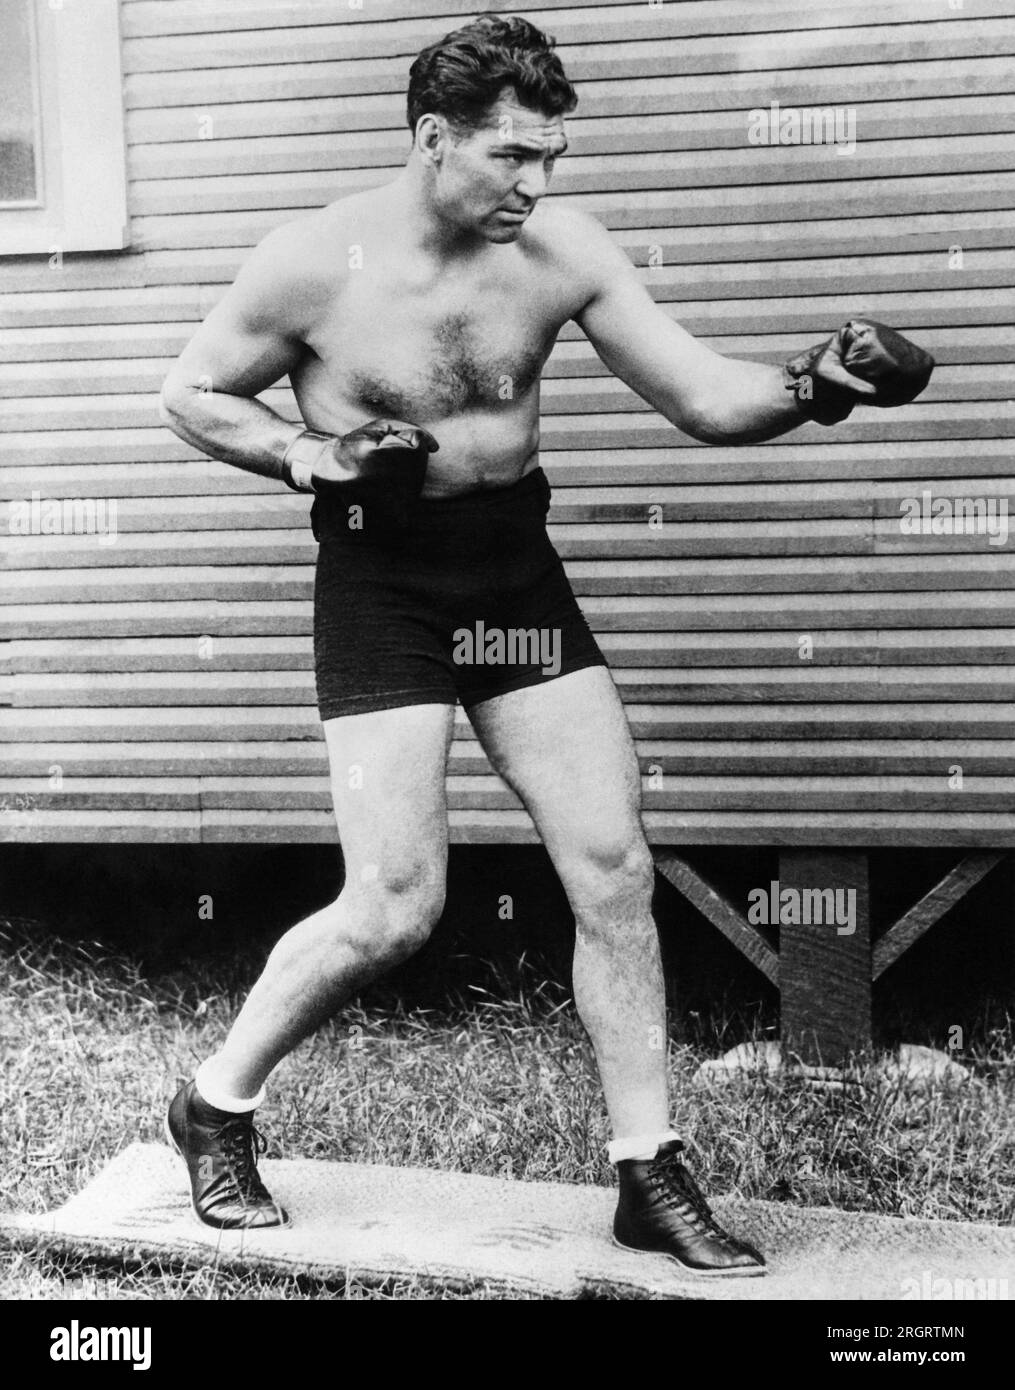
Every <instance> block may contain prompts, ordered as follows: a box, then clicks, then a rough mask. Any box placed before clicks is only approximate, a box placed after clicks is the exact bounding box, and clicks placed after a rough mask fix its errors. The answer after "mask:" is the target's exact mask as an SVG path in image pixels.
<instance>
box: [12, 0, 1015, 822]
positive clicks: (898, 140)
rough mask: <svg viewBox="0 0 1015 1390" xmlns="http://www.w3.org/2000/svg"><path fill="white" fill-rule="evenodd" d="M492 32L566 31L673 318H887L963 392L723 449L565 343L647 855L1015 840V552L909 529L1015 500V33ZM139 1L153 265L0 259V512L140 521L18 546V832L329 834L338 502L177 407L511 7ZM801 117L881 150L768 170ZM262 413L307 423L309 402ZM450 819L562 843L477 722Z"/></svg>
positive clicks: (761, 24)
mask: <svg viewBox="0 0 1015 1390" xmlns="http://www.w3.org/2000/svg"><path fill="white" fill-rule="evenodd" d="M491 8H496V9H500V10H505V11H507V10H512V9H518V10H519V11H520V12H522V13H524V14H526V15H527V16H528V17H529V18H531V19H533V20H534V21H535V22H536V23H541V24H543V25H544V26H545V27H547V28H548V29H549V30H550V31H551V32H553V33H555V34H556V35H557V37H558V40H559V42H560V47H561V52H562V55H563V58H564V60H565V63H566V65H567V68H568V71H569V73H570V75H571V76H572V78H573V79H576V81H577V83H578V85H579V89H580V94H581V103H580V106H579V108H578V112H577V113H576V115H575V117H574V118H572V121H571V129H570V134H571V137H572V150H573V153H571V154H569V155H568V157H567V158H566V160H564V161H563V163H562V167H561V168H560V169H559V171H558V175H557V179H556V185H557V189H558V191H559V193H560V194H563V195H566V196H569V197H570V198H572V199H574V200H575V201H576V202H578V203H580V204H581V205H583V206H585V207H587V208H589V209H590V210H591V211H593V212H594V213H595V214H596V215H597V216H599V217H600V218H601V219H602V220H603V221H604V222H605V223H606V225H608V226H609V227H611V228H612V229H613V231H614V233H615V235H616V237H617V238H618V240H619V241H620V242H621V243H622V244H623V246H624V247H625V248H626V250H627V252H628V254H629V255H630V256H631V257H632V259H633V260H634V261H635V262H636V263H638V264H639V265H641V266H642V267H644V269H643V272H642V273H643V274H644V275H645V278H646V281H647V283H648V284H649V285H650V286H651V289H652V292H653V294H654V295H655V297H656V298H657V300H658V301H659V302H660V303H661V304H662V305H663V306H664V307H665V309H666V311H667V312H668V313H670V314H672V315H673V316H674V317H676V318H677V319H679V320H680V321H681V322H682V323H683V324H684V325H685V326H686V327H688V328H689V329H690V330H692V331H693V332H695V333H697V334H699V335H701V336H703V337H704V338H705V340H706V341H708V342H709V343H711V344H712V345H713V346H715V347H716V348H718V349H719V350H721V351H725V352H729V353H731V354H734V355H744V356H750V357H752V358H755V359H758V360H770V361H779V360H781V359H783V358H784V357H785V356H787V355H788V354H789V352H790V351H792V350H795V349H797V348H799V347H803V346H806V345H808V344H809V343H812V342H814V341H817V340H819V339H820V338H821V337H823V336H826V335H827V334H828V333H829V332H830V331H831V330H832V329H833V328H834V327H835V326H836V325H837V324H838V322H840V321H841V320H842V319H843V318H845V317H846V316H847V315H849V314H853V313H858V312H860V313H865V314H868V315H871V316H873V317H875V318H879V319H884V320H886V321H888V322H890V323H892V324H893V325H895V326H897V327H899V328H901V329H903V330H905V331H908V332H910V333H911V334H912V335H913V336H915V337H916V338H917V339H918V340H919V341H920V342H922V343H924V344H925V345H926V346H927V347H928V348H929V349H930V350H931V351H932V352H933V353H934V354H935V356H936V357H937V359H938V363H939V366H938V370H937V372H936V374H935V377H934V380H933V382H932V384H931V386H930V388H929V389H928V391H927V393H926V394H925V396H924V397H923V398H921V400H919V401H918V402H916V403H914V404H913V405H911V406H908V407H904V408H902V409H899V410H894V411H888V412H881V411H874V410H858V411H856V412H855V413H854V415H853V417H852V419H851V420H850V421H849V422H847V423H846V424H845V425H842V426H839V427H837V428H835V429H834V430H824V429H822V428H820V427H818V426H807V427H805V428H803V429H801V430H799V431H797V432H795V433H794V434H793V435H791V436H790V437H789V438H788V439H786V440H784V441H779V442H776V443H773V444H767V445H762V446H755V447H751V448H709V447H706V446H703V445H699V444H697V443H695V442H694V441H692V440H690V439H687V438H685V437H683V436H682V435H680V434H679V433H678V432H677V431H676V430H674V429H673V428H672V427H670V426H669V425H668V424H666V422H665V421H663V420H662V419H661V418H660V417H659V416H657V415H655V414H654V413H653V412H652V411H650V410H648V409H647V408H646V407H645V406H644V405H643V404H642V403H641V402H640V401H639V400H638V399H637V398H636V397H634V396H633V395H632V394H631V393H630V392H629V391H628V390H627V389H626V388H625V387H623V386H622V385H621V384H620V383H618V382H617V381H616V380H615V379H613V378H612V377H611V376H609V375H608V374H607V373H606V371H605V369H604V368H603V367H602V366H601V364H600V363H599V362H598V359H596V358H595V357H594V356H593V354H592V352H591V349H590V348H589V346H588V344H587V343H586V342H585V341H584V339H583V337H582V335H581V334H580V332H578V330H577V329H575V328H573V327H572V328H571V330H569V331H566V332H565V333H564V334H563V335H562V339H561V342H560V344H559V345H558V348H557V349H556V351H555V352H554V354H553V357H552V358H551V361H550V363H549V366H548V370H547V373H546V380H545V383H544V392H543V421H544V433H543V444H544V454H543V461H544V465H545V467H546V469H547V472H548V474H549V476H550V479H551V482H552V483H553V486H554V489H555V492H554V507H553V511H552V515H551V522H552V533H553V537H554V539H555V541H556V543H557V545H558V547H559V548H560V550H561V553H562V554H563V555H564V557H565V560H566V562H567V564H568V567H569V570H570V573H571V576H572V579H573V582H574V584H575V587H576V589H577V591H578V594H579V596H580V598H581V600H582V602H583V605H584V607H585V610H586V612H587V613H588V615H589V617H590V620H591V622H592V624H593V626H594V628H595V629H596V630H597V631H598V633H599V634H600V638H601V641H602V643H603V646H604V648H605V650H606V652H607V654H608V655H609V657H610V660H611V662H612V665H613V668H614V671H615V674H616V678H617V680H618V682H619V684H620V688H621V690H622V692H623V695H624V698H625V700H626V702H627V705H628V710H629V714H630V718H631V722H632V725H633V728H634V730H635V733H636V735H637V737H638V740H639V751H640V754H641V759H642V764H643V768H644V769H645V770H646V795H645V807H646V822H647V825H648V828H649V831H650V836H651V838H652V839H653V840H654V841H655V842H658V843H673V844H681V843H688V844H694V843H698V844H707V843H731V844H736V843H744V844H746V843H762V844H778V845H794V844H808V843H811V844H813V843H822V844H828V845H836V844H845V845H848V844H870V845H892V844H896V845H902V844H907V845H917V844H942V845H955V846H959V845H996V846H1001V845H1012V844H1015V820H1013V817H1012V804H1013V791H1015V725H1013V705H1012V703H1011V701H1012V697H1013V688H1015V685H1013V680H1012V674H1013V665H1012V662H1013V657H1012V646H1011V638H1012V634H1013V631H1015V595H1013V590H1012V582H1011V581H1012V571H1013V566H1015V540H1011V539H1010V540H1009V541H1008V543H1007V544H1006V545H1004V546H992V545H989V544H988V543H987V539H986V538H985V537H983V536H969V537H961V536H913V537H906V536H904V535H902V534H901V533H900V528H899V508H900V501H901V499H902V498H904V497H907V496H917V495H919V494H920V492H921V491H922V490H923V489H927V488H931V489H932V490H933V491H934V493H935V494H939V495H957V496H972V497H975V496H985V497H992V498H996V499H1001V498H1006V499H1008V500H1009V502H1010V501H1012V500H1015V478H1013V471H1015V466H1013V462H1012V441H1011V437H1012V434H1013V423H1015V410H1013V404H1012V400H1011V395H1012V391H1011V380H1012V362H1013V360H1015V328H1013V323H1015V315H1013V294H1012V285H1013V281H1015V267H1013V257H1012V248H1013V246H1015V211H1013V210H1012V209H1013V207H1015V203H1013V193H1015V143H1013V138H1012V131H1013V129H1015V63H1013V53H1015V23H1013V19H1015V4H1013V3H1011V0H994V2H993V3H982V2H981V0H965V3H964V4H962V5H961V7H960V8H959V9H954V10H953V9H951V8H950V7H949V4H948V0H940V3H938V0H879V3H877V4H874V3H863V0H851V2H850V3H845V2H844V0H794V3H790V0H666V2H665V3H664V4H661V5H653V4H647V3H645V0H641V2H640V3H595V2H594V0H593V3H588V4H585V5H582V6H580V7H574V6H570V5H567V4H563V3H554V0H550V2H549V3H544V4H541V5H540V6H539V8H538V9H536V8H531V7H522V6H520V5H517V6H516V5H515V4H513V3H510V4H503V5H495V6H492V7H491ZM122 13H123V36H124V62H125V69H126V73H127V76H126V97H125V100H126V113H127V134H128V141H129V174H130V210H131V250H130V251H129V252H127V253H123V254H113V255H102V256H98V255H96V256H81V257H71V258H67V259H66V260H65V261H64V264H63V266H62V267H61V268H59V269H55V268H50V266H49V265H48V264H47V261H46V259H45V258H36V259H27V258H23V259H7V260H4V261H0V287H2V291H3V297H2V305H0V312H2V319H0V324H2V329H3V332H2V334H0V353H2V361H3V365H2V367H0V426H2V431H3V433H2V435H0V448H2V461H3V468H2V470H0V483H2V487H3V496H4V497H5V498H13V499H25V498H28V497H30V495H31V493H32V491H33V490H38V491H40V492H41V494H42V496H43V497H46V498H73V497H81V498H99V497H105V498H115V499H117V504H118V515H117V527H118V531H119V535H118V539H117V541H116V543H115V544H114V545H109V546H104V545H100V544H98V543H97V540H96V538H95V537H94V536H88V535H84V536H8V535H7V534H6V532H7V526H6V524H5V523H4V522H2V521H0V532H2V534H3V535H4V557H5V566H6V568H5V572H4V574H3V577H2V580H0V585H2V594H0V598H2V602H3V605H4V608H3V614H4V617H3V642H2V646H0V652H2V660H3V668H2V670H3V674H2V675H0V702H2V703H3V704H4V705H5V706H7V708H5V709H3V711H2V714H0V729H2V732H0V737H2V739H3V740H4V741H5V746H4V749H3V758H4V764H5V767H4V781H3V783H2V785H0V837H2V838H4V839H7V840H11V839H19V840H33V841H34V840H43V841H57V840H64V841H87V840H95V841H107V840H109V841H112V840H126V841H130V840H137V841H259V840H263V841H287V840H330V839H333V838H334V834H335V832H334V826H333V822H332V818H331V815H330V798H329V793H328V785H327V777H326V762H325V757H324V747H323V743H322V741H321V737H320V728H319V724H318V720H317V713H316V708H315V705H314V701H313V677H312V671H311V642H310V621H311V607H310V596H311V585H312V577H313V568H312V566H313V560H314V542H313V538H312V536H311V534H310V530H309V527H308V525H307V520H306V515H305V513H306V511H307V505H306V501H305V499H303V498H300V497H297V496H294V495H291V494H289V493H287V492H286V491H284V490H283V489H282V488H280V487H279V486H278V485H273V484H269V483H267V482H264V481H262V480H260V479H258V478H256V477H254V476H252V475H249V474H245V473H242V472H240V471H238V470H235V469H231V468H229V467H227V466H225V465H223V464H219V463H215V462H211V461H209V460H207V459H205V458H203V457H201V456H199V455H197V454H196V453H195V452H194V451H193V450H191V449H189V448H187V447H186V446H185V445H183V444H182V443H181V442H180V441H178V440H177V439H176V438H175V437H174V436H173V435H172V434H170V433H169V432H168V431H167V430H166V429H165V428H163V427H161V426H160V424H159V421H158V418H157V415H156V393H157V391H158V388H159V385H160V382H161V379H162V377H163V375H164V372H165V369H166V366H167V363H168V362H169V361H170V360H171V359H172V358H173V357H174V356H175V355H176V353H177V352H178V351H179V350H180V348H181V347H182V346H183V344H184V342H185V340H186V339H187V337H188V335H189V334H190V333H191V332H192V330H193V328H194V325H195V324H196V323H197V322H198V321H199V320H200V319H201V318H202V317H203V315H204V314H205V313H206V312H207V310H208V309H209V307H210V306H211V305H212V304H213V303H214V302H215V299H216V298H217V296H218V295H219V294H220V293H221V290H222V288H223V287H224V285H226V284H227V283H228V282H229V280H230V279H231V278H232V276H233V275H234V274H235V271H236V269H237V267H238V265H239V264H240V262H241V261H242V260H243V258H244V256H245V254H246V253H247V251H248V249H249V248H250V247H251V246H252V245H253V244H254V243H255V242H256V241H257V240H258V239H259V238H260V237H261V236H262V235H263V234H264V233H265V232H267V231H268V230H269V229H270V228H271V227H274V226H276V225H277V224H278V223H280V222H283V221H286V220H288V219H290V218H292V217H293V216H295V215H298V214H299V213H300V212H301V211H302V210H304V209H307V208H312V207H316V206H319V205H321V204H323V203H325V202H327V201H329V200H331V199H333V198H335V197H336V196H339V195H341V194H342V193H343V192H346V191H349V190H353V189H356V188H361V187H364V186H366V185H369V184H373V183H376V182H379V181H383V180H385V179H387V178H389V177H390V176H391V174H392V172H393V171H394V170H395V169H396V168H397V167H398V166H399V165H400V164H401V163H402V162H403V160H404V158H405V155H406V152H407V143H408V135H407V131H406V129H405V126H404V116H403V111H404V88H405V83H406V77H407V71H408V67H409V63H410V62H411V59H412V57H413V56H414V55H415V53H416V52H417V51H418V49H419V48H420V47H421V46H423V44H424V43H426V42H429V41H431V40H432V39H433V38H435V37H438V36H439V35H440V34H442V33H443V32H445V31H446V30H447V29H449V28H452V27H454V26H455V25H456V24H457V23H459V22H462V21H463V20H464V19H466V18H468V17H471V15H472V14H474V13H476V11H472V10H462V9H459V8H456V7H455V6H454V4H453V0H427V3H425V4H422V3H417V0H406V2H405V3H398V0H396V3H372V0H363V4H362V8H352V7H351V6H350V5H349V4H347V3H345V2H344V0H334V3H332V2H331V0H328V2H327V3H316V2H315V3H312V2H311V0H293V2H292V3H281V2H280V0H219V3H216V4H215V5H209V4H207V3H204V0H123V9H122ZM772 100H778V101H779V102H780V103H781V104H782V106H784V107H785V106H788V105H794V106H811V105H822V106H824V105H834V106H845V107H850V106H852V107H855V109H856V112H857V122H858V139H859V143H858V146H857V149H856V152H855V154H853V155H852V156H839V155H836V154H835V152H834V150H832V149H830V148H829V147H827V146H810V147H808V146H795V147H789V146H787V147H774V148H769V147H760V148H758V147H753V146H751V145H749V144H748V142H747V138H746V131H747V112H748V111H749V110H750V109H751V108H754V107H767V106H768V104H769V103H770V102H771V101H772ZM653 246H655V247H661V248H662V256H663V258H664V264H661V265H656V266H649V265H648V261H649V258H650V248H651V247H653ZM954 247H961V248H962V256H961V262H962V264H961V267H960V266H959V265H958V264H957V260H958V258H957V257H956V256H955V255H954V253H952V254H951V255H950V254H949V248H954ZM658 255H659V253H658V252H657V253H656V258H658ZM264 399H265V400H266V401H267V402H268V403H269V404H271V405H273V406H274V407H275V408H277V409H279V410H281V411H282V412H283V413H292V412H293V409H294V407H293V402H292V399H291V396H290V393H289V391H288V389H287V388H286V389H282V388H278V389H275V390H272V391H269V392H266V393H265V396H264ZM653 503H662V504H663V505H664V508H665V513H664V515H665V524H664V526H663V527H662V529H652V528H650V527H649V526H648V524H647V519H648V515H649V513H648V508H649V506H650V505H651V504H653ZM803 635H809V636H810V637H811V638H812V639H813V657H812V658H811V659H810V660H802V659H801V657H800V655H799V653H800V645H799V638H800V637H801V636H803ZM207 636H210V637H211V638H212V639H213V642H212V650H211V654H210V655H209V654H208V651H207V644H204V646H202V645H201V643H200V641H199V639H201V638H202V637H207ZM955 765H960V766H961V768H962V787H961V789H958V788H957V787H956V786H954V785H953V786H950V785H949V770H950V769H951V768H954V767H955ZM652 767H654V768H656V769H660V770H661V772H662V786H661V788H660V787H659V786H657V785H656V783H657V782H658V780H659V779H658V775H657V776H656V777H654V778H653V779H652V780H651V782H650V781H649V778H648V772H649V769H650V768H652ZM54 768H55V769H59V770H60V771H59V773H56V772H53V771H52V769H54ZM61 777H62V783H61V781H60V779H61ZM951 781H952V783H955V781H956V778H955V776H954V774H952V776H951ZM450 796H451V804H452V808H453V809H452V823H453V833H454V835H455V837H456V838H457V839H459V840H466V841H468V840H472V841H481V840H526V839H531V838H533V832H532V828H531V825H530V823H529V821H528V819H527V817H526V816H525V815H524V813H523V812H522V811H521V810H520V809H519V808H518V806H517V803H516V802H515V801H514V799H513V797H512V796H511V795H510V794H509V793H508V792H507V790H506V789H505V788H504V787H503V786H502V785H501V784H500V782H499V781H498V780H497V779H496V778H495V777H494V776H492V775H491V773H490V771H489V769H488V768H487V766H486V764H485V762H484V760H483V758H482V756H481V755H480V753H479V751H478V746H477V744H476V742H475V740H474V739H473V738H472V736H471V731H470V729H469V728H468V725H467V724H466V723H465V722H464V720H463V721H462V722H461V725H460V728H459V730H458V736H457V738H456V741H455V743H454V747H453V754H452V767H451V777H450Z"/></svg>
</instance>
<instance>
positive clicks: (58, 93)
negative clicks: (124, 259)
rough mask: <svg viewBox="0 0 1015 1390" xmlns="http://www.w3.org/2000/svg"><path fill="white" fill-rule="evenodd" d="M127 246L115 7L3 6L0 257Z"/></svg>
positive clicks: (7, 1) (53, 0)
mask: <svg viewBox="0 0 1015 1390" xmlns="http://www.w3.org/2000/svg"><path fill="white" fill-rule="evenodd" d="M126 245H127V203H126V171H125V154H124V132H123V97H122V76H121V70H120V27H119V4H118V0H0V255H3V254H6V255H25V254H31V253H33V252H34V253H44V254H50V255H51V254H52V253H53V252H54V251H60V252H63V251H108V250H120V249H122V248H123V247H125V246H126Z"/></svg>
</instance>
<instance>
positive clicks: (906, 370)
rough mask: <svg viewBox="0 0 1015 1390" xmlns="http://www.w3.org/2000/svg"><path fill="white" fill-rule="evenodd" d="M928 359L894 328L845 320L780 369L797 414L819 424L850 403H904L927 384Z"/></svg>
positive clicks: (845, 411)
mask: <svg viewBox="0 0 1015 1390" xmlns="http://www.w3.org/2000/svg"><path fill="white" fill-rule="evenodd" d="M933 370H934V359H933V357H931V355H930V353H929V352H925V351H924V350H923V348H921V347H917V345H916V343H911V342H910V341H909V339H908V338H904V337H903V336H902V334H901V333H897V332H896V331H895V329H894V328H888V327H887V326H886V325H885V324H883V323H874V322H873V321H872V320H870V319H850V320H849V321H848V322H847V323H845V324H843V326H842V327H841V328H840V329H839V331H838V332H837V333H836V334H834V336H833V337H831V338H829V339H828V341H827V342H825V343H819V344H818V345H817V346H816V347H812V348H807V349H805V351H803V352H801V353H798V354H797V356H796V357H792V358H790V360H789V361H788V362H787V363H786V365H785V366H784V367H783V381H784V384H785V386H786V389H787V391H793V392H795V394H796V399H797V404H798V405H799V407H800V410H801V412H802V413H803V414H804V415H806V416H807V417H808V418H809V419H812V420H816V421H817V422H818V423H819V424H822V425H834V424H837V423H838V422H839V421H840V420H845V418H846V416H847V415H849V413H850V411H851V410H852V409H853V406H854V405H876V406H879V407H885V406H895V405H907V404H908V403H909V402H910V401H912V400H915V399H916V397H917V396H918V395H919V394H920V392H921V391H922V390H923V389H924V387H925V386H926V385H927V383H928V381H930V376H931V372H932V371H933Z"/></svg>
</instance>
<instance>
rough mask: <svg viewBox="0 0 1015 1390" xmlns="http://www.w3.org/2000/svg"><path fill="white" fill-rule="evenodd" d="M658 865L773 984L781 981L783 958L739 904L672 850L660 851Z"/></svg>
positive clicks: (657, 856)
mask: <svg viewBox="0 0 1015 1390" xmlns="http://www.w3.org/2000/svg"><path fill="white" fill-rule="evenodd" d="M656 868H657V869H658V870H659V872H660V873H661V874H662V876H663V877H664V878H665V879H666V880H667V882H669V883H672V885H673V887H674V888H676V889H677V891H678V892H679V893H682V894H683V896H684V897H685V898H686V899H687V901H688V902H689V903H691V905H692V906H693V907H696V908H697V909H698V911H699V912H700V913H701V915H702V916H703V917H706V918H707V919H708V920H709V921H710V922H711V923H712V925H713V926H714V927H718V929H719V930H720V931H721V932H722V934H723V936H725V937H726V939H727V941H731V942H732V943H733V945H734V946H736V948H737V950H738V951H740V952H742V954H743V955H745V956H746V957H747V959H748V960H749V961H750V962H751V964H752V965H755V966H757V968H758V969H759V970H760V971H761V973H762V974H763V975H765V976H766V977H767V978H768V979H769V980H771V982H772V984H773V985H778V983H779V958H778V956H777V955H776V953H775V952H774V951H773V950H772V948H771V946H769V944H768V942H767V941H766V940H765V939H764V937H763V936H762V935H761V933H760V932H758V931H756V930H755V928H754V927H752V926H750V925H749V924H748V922H747V921H746V920H745V919H744V918H743V917H741V915H740V913H739V912H737V910H736V908H734V907H731V906H730V904H729V903H728V902H727V901H726V899H725V898H724V897H723V896H722V895H721V894H720V893H719V892H717V891H716V889H715V888H713V887H712V885H711V884H710V883H708V882H707V881H706V880H705V879H703V878H702V876H701V874H699V873H698V871H697V869H695V868H694V867H693V866H692V865H690V864H689V863H688V862H687V860H686V859H681V858H680V856H679V855H677V854H673V853H672V852H671V851H670V850H657V851H656Z"/></svg>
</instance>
